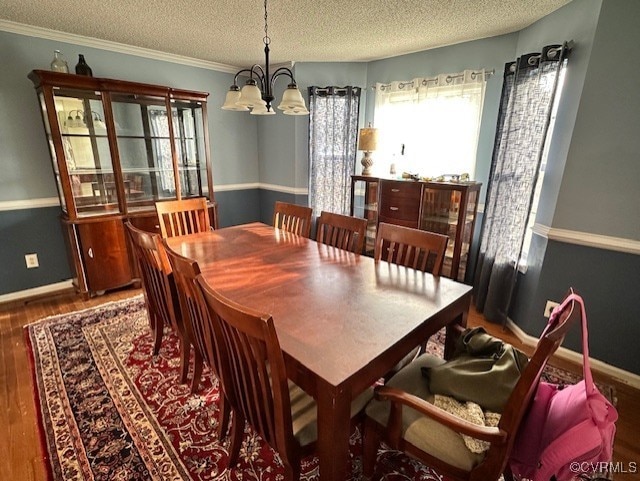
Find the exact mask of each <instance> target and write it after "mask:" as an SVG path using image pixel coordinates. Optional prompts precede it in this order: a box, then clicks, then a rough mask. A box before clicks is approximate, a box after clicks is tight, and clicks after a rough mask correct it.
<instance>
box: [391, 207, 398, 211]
mask: <svg viewBox="0 0 640 481" xmlns="http://www.w3.org/2000/svg"><path fill="white" fill-rule="evenodd" d="M399 209H400V208H399V207H389V210H399Z"/></svg>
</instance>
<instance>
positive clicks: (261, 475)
mask: <svg viewBox="0 0 640 481" xmlns="http://www.w3.org/2000/svg"><path fill="white" fill-rule="evenodd" d="M26 329H27V338H28V343H29V345H30V348H31V358H32V361H33V367H34V373H33V375H34V382H35V385H36V395H35V397H36V403H37V410H38V413H39V417H40V419H39V421H40V428H41V433H42V440H43V445H44V447H45V453H46V456H47V461H48V467H49V478H50V479H51V480H54V481H62V480H64V481H68V480H78V481H84V480H95V481H102V480H121V481H134V480H135V481H137V480H153V481H159V480H163V481H164V480H167V481H174V480H175V481H178V480H194V481H206V480H242V481H277V480H281V479H283V474H282V473H283V470H282V465H281V461H280V459H279V457H278V455H277V454H276V453H275V452H274V451H273V450H272V449H271V448H270V447H269V446H267V445H266V444H265V443H264V442H263V441H262V439H261V438H260V437H259V436H258V435H257V434H255V433H254V432H252V431H251V430H250V429H249V428H247V430H246V432H245V439H244V442H243V444H242V448H241V454H240V462H239V463H238V465H237V466H235V467H233V468H231V469H227V467H226V466H227V458H228V448H229V442H228V439H226V438H225V439H222V440H221V439H218V438H217V436H216V434H215V432H216V425H217V423H218V422H219V411H218V397H219V390H218V382H217V380H216V379H215V378H214V377H213V376H210V375H209V373H205V376H204V379H205V380H204V382H203V384H202V385H201V386H200V389H199V391H198V392H197V393H196V394H191V393H190V390H189V387H188V386H187V385H183V384H180V383H179V381H178V378H179V362H178V343H177V339H176V337H175V336H174V335H173V334H172V333H171V332H169V331H167V332H166V333H165V337H164V339H163V343H162V347H161V349H160V354H159V355H158V356H156V357H153V356H152V355H151V351H152V339H151V336H150V331H149V328H148V320H147V314H146V310H145V308H144V301H143V298H142V296H137V297H134V298H131V299H128V300H124V301H119V302H114V303H108V304H104V305H102V306H99V307H97V308H93V309H87V310H84V311H78V312H74V313H71V314H66V315H60V316H53V317H49V318H46V319H43V320H41V321H38V322H36V323H33V324H30V325H29V326H27V328H26ZM434 337H436V339H435V340H434V341H430V350H432V351H434V352H435V353H440V354H441V353H442V345H441V344H440V343H439V342H438V341H439V340H438V339H437V336H434ZM350 448H351V449H350V452H351V466H352V469H351V476H350V478H349V479H351V480H354V481H355V480H359V479H361V477H362V476H361V473H362V445H361V436H360V431H359V429H357V428H356V429H355V430H354V431H353V433H352V435H351V439H350ZM301 479H302V480H304V481H311V480H318V479H319V474H318V459H317V458H316V457H315V456H309V457H306V458H304V459H303V460H302V477H301ZM373 479H374V480H380V481H382V480H384V481H398V480H405V481H410V480H415V481H445V479H444V478H443V477H442V476H441V475H439V474H438V473H436V472H435V471H434V470H433V469H431V468H429V467H427V466H424V465H423V464H420V463H418V462H416V461H414V460H411V459H410V458H408V457H406V456H404V455H403V454H401V453H398V452H396V451H392V450H389V449H385V448H383V449H381V450H380V451H379V453H378V461H377V463H376V473H375V475H374V478H373Z"/></svg>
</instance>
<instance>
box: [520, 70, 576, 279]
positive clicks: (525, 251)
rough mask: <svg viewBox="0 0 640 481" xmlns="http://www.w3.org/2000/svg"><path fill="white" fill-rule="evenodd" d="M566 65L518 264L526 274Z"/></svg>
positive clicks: (554, 107) (555, 101)
mask: <svg viewBox="0 0 640 481" xmlns="http://www.w3.org/2000/svg"><path fill="white" fill-rule="evenodd" d="M566 63H567V61H566V60H565V61H564V64H563V66H562V68H561V69H560V72H559V73H558V85H557V87H556V95H555V97H554V101H553V107H552V110H551V117H550V118H549V130H548V131H547V138H546V141H545V143H544V149H543V151H542V159H541V160H540V170H539V171H538V179H537V180H536V186H535V189H534V192H533V200H532V201H531V210H530V211H529V219H528V220H527V230H526V231H525V233H524V240H523V241H522V252H521V254H520V262H519V264H518V268H519V270H520V271H521V272H526V270H527V258H528V257H529V248H530V247H531V240H532V238H533V226H534V225H535V223H536V215H537V213H538V204H539V203H540V193H541V192H542V182H543V180H544V171H545V168H546V166H547V160H548V157H549V146H550V145H551V139H552V138H553V131H554V126H555V122H556V114H557V113H558V105H559V104H560V97H561V96H562V85H563V84H564V77H565V73H566Z"/></svg>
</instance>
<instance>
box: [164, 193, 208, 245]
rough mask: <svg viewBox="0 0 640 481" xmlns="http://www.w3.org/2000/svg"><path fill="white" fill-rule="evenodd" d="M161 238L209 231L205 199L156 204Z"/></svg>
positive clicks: (166, 201) (198, 198)
mask: <svg viewBox="0 0 640 481" xmlns="http://www.w3.org/2000/svg"><path fill="white" fill-rule="evenodd" d="M156 212H157V213H158V220H159V223H160V233H161V234H162V237H163V238H167V237H175V236H179V235H187V234H195V233H198V232H206V231H208V230H210V229H211V221H210V220H209V209H208V207H207V199H206V198H205V197H197V198H195V199H181V200H165V201H162V202H156Z"/></svg>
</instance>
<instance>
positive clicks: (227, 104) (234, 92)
mask: <svg viewBox="0 0 640 481" xmlns="http://www.w3.org/2000/svg"><path fill="white" fill-rule="evenodd" d="M238 100H240V90H238V88H237V87H236V88H235V89H233V88H231V90H229V91H228V92H227V96H226V98H225V101H224V105H223V106H222V109H223V110H237V111H243V110H249V109H248V108H247V107H243V106H241V105H238Z"/></svg>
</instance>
